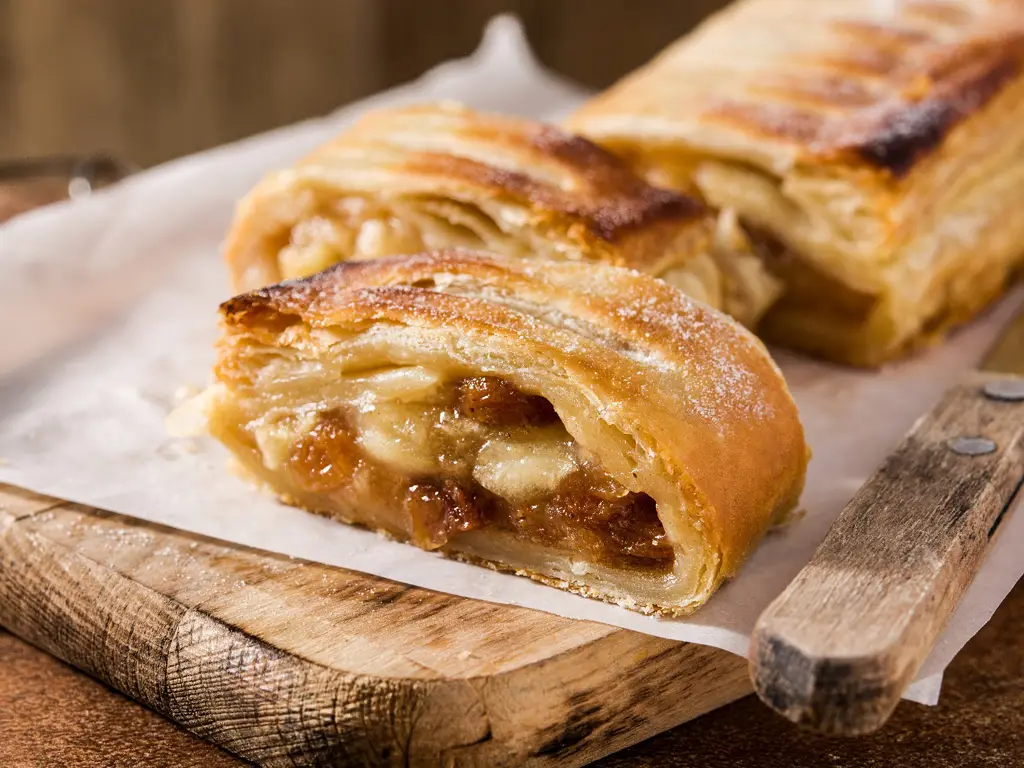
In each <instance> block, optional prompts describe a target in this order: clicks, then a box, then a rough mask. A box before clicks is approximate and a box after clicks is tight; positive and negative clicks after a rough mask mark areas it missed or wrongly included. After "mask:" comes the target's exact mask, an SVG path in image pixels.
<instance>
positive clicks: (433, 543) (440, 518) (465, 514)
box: [405, 479, 486, 549]
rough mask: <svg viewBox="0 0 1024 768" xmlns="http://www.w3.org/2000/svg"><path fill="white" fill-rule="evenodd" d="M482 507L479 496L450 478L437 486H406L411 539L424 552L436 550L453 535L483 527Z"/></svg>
mask: <svg viewBox="0 0 1024 768" xmlns="http://www.w3.org/2000/svg"><path fill="white" fill-rule="evenodd" d="M484 507H485V503H484V502H483V499H482V498H480V497H479V495H478V494H474V493H473V491H472V490H470V489H468V488H466V487H464V486H462V485H460V484H459V483H457V482H456V481H455V480H451V479H446V480H443V481H441V483H440V485H437V484H434V483H417V484H415V485H412V486H409V492H408V493H407V494H406V497H405V509H406V513H407V514H408V516H409V521H410V528H411V532H412V540H413V542H414V543H415V544H416V545H417V546H420V547H423V548H424V549H437V548H438V547H442V546H444V545H445V544H446V543H447V542H448V539H449V538H451V536H452V535H453V534H456V533H462V532H464V531H472V530H474V529H475V528H481V527H483V525H484V523H485V517H486V516H485V509H484Z"/></svg>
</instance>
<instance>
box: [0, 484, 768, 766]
mask: <svg viewBox="0 0 1024 768" xmlns="http://www.w3.org/2000/svg"><path fill="white" fill-rule="evenodd" d="M0 624H2V625H3V626H5V627H7V628H8V629H10V630H11V631H12V632H14V633H15V634H17V635H20V636H21V637H22V638H24V639H25V640H28V641H29V642H31V643H33V644H35V645H37V646H39V647H40V648H43V649H45V650H47V651H49V652H50V653H52V654H54V655H56V656H58V657H60V658H62V659H64V660H65V661H68V662H70V663H71V664H73V665H75V666H76V667H78V668H80V669H82V670H84V671H86V672H88V673H89V674H91V675H93V676H95V677H97V678H99V679H101V680H103V681H104V682H106V683H108V684H109V685H111V686H113V687H114V688H117V689H118V690H121V691H123V692H124V693H126V694H128V695H129V696H131V697H133V698H135V699H137V700H138V701H140V702H142V703H144V704H146V705H147V706H149V707H152V708H153V709H155V710H157V711H158V712H160V713H162V714H164V715H166V716H167V717H170V718H172V719H174V720H176V721H177V722H179V723H181V724H182V725H183V726H185V727H186V728H188V729H189V730H192V731H194V732H195V733H197V734H199V735H200V736H203V737H204V738H207V739H209V740H211V741H213V742H215V743H217V744H219V745H221V746H223V747H225V748H226V749H228V750H230V751H232V752H234V753H236V754H239V755H241V756H243V757H246V758H248V759H250V760H253V761H255V762H257V763H259V764H261V765H267V766H279V765H280V766H284V765H287V766H293V765H343V766H347V765H413V766H420V765H423V766H426V765H448V766H504V765H521V764H526V765H538V766H539V765H559V766H573V765H583V764H586V763H587V762H590V761H592V760H595V759H597V758H598V757H601V756H603V755H606V754H609V753H611V752H614V751H616V750H619V749H622V748H623V747H626V746H628V745H630V744H633V743H635V742H638V741H640V740H642V739H645V738H647V737H649V736H652V735H653V734H656V733H659V732H660V731H663V730H666V729H668V728H671V727H672V726H674V725H677V724H679V723H681V722H684V721H686V720H689V719H692V718H694V717H697V716H698V715H700V714H703V713H705V712H708V711H710V710H712V709H714V708H716V707H719V706H721V705H723V704H725V703H727V702H730V701H733V700H734V699H737V698H739V697H741V696H744V695H746V694H747V693H749V692H750V690H751V687H750V681H749V678H748V675H747V665H746V662H745V661H744V660H743V659H741V658H739V657H737V656H734V655H731V654H728V653H725V652H724V651H719V650H715V649H711V648H706V647H702V646H698V645H691V644H686V643H678V642H674V641H670V640H663V639H660V638H656V637H650V636H647V635H642V634H637V633H634V632H629V631H626V630H622V629H617V628H614V627H609V626H605V625H602V624H594V623H589V622H581V621H571V620H569V619H564V618H560V617H558V616H553V615H549V614H545V613H541V612H538V611H532V610H528V609H524V608H516V607H511V606H504V605H494V604H490V603H485V602H479V601H474V600H467V599H464V598H459V597H453V596H451V595H445V594H440V593H436V592H430V591H427V590H423V589H418V588H414V587H408V586H405V585H402V584H397V583H394V582H391V581H387V580H385V579H380V578H376V577H372V576H367V575H365V574H360V573H355V572H352V571H347V570H343V569H340V568H331V567H327V566H323V565H317V564H315V563H310V562H306V561H302V560H296V559H292V558H288V557H285V556H282V555H274V554H270V553H267V552H262V551H258V550H253V549H248V548H244V547H240V546H236V545H232V544H227V543H224V542H221V541H216V540H213V539H208V538H204V537H200V536H195V535H193V534H188V533H184V532H182V531H177V530H174V529H170V528H165V527H161V526H158V525H154V524H152V523H149V522H146V521H142V520H137V519H134V518H130V517H125V516H122V515H117V514H113V513H110V512H104V511H101V510H97V509H94V508H90V507H84V506H81V505H77V504H72V503H69V502H64V501H61V500H59V499H54V498H49V497H44V496H39V495H36V494H33V493H30V492H27V491H23V490H19V489H17V488H14V487H11V486H6V485H0Z"/></svg>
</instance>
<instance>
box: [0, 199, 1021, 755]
mask: <svg viewBox="0 0 1024 768" xmlns="http://www.w3.org/2000/svg"><path fill="white" fill-rule="evenodd" d="M16 193H20V194H16ZM51 194H52V188H51V187H50V186H49V185H47V186H46V188H45V190H44V188H43V187H41V186H37V185H33V186H32V189H31V190H29V189H28V188H26V187H24V186H22V187H21V188H20V189H19V190H14V188H13V185H7V184H4V183H2V182H0V202H2V203H4V205H0V221H2V220H3V219H4V218H6V217H5V216H4V214H5V213H7V214H8V215H12V214H13V213H15V212H16V211H17V210H18V209H23V208H27V207H30V205H31V204H30V203H29V202H28V199H29V198H31V202H32V203H36V202H37V201H38V202H42V199H41V198H43V197H46V196H50V195H51ZM4 209H6V210H4ZM82 765H88V766H95V767H96V768H105V767H106V766H118V767H120V766H126V767H127V766H139V765H145V766H148V767H150V768H160V767H161V766H169V767H170V766H186V767H187V766H203V767H204V768H206V767H207V766H209V768H218V766H232V765H245V763H244V762H243V761H241V760H239V759H238V758H235V757H233V756H232V755H229V754H227V753H226V752H223V751H221V750H220V749H218V748H217V747H215V746H212V745H211V744H208V743H206V742H204V741H202V740H201V739H199V738H198V737H196V736H193V735H192V734H190V733H188V732H187V731H185V730H183V729H182V728H179V727H178V726H177V725H175V724H174V723H173V722H171V721H169V720H166V719H164V718H163V717H161V716H160V715H158V714H156V713H154V712H151V711H150V710H148V709H146V708H144V707H142V706H140V705H139V704H136V703H135V702H134V701H132V700H130V699H128V698H126V697H124V696H122V695H120V694H119V693H117V692H116V691H114V690H112V689H110V688H108V687H106V686H105V685H103V684H102V683H99V682H96V681H95V680H93V679H92V678H90V677H88V676H86V675H84V674H82V673H81V672H78V671H77V670H75V669H73V668H72V667H69V666H68V665H66V664H64V663H62V662H60V661H58V660H56V659H54V658H52V657H50V656H48V655H47V654H45V653H43V652H41V651H38V650H36V649H35V648H33V647H31V646H29V645H27V644H26V643H24V642H22V641H21V640H19V639H18V638H16V637H14V636H13V635H11V634H10V633H8V632H6V631H4V630H3V629H0V768H28V766H33V767H35V766H49V767H52V768H61V767H62V766H82ZM597 765H599V766H602V767H603V768H626V767H627V766H628V767H629V768H639V767H641V766H643V767H645V768H646V767H647V766H650V767H651V768H654V767H655V766H658V767H659V768H682V766H702V768H733V767H735V768H747V767H748V766H749V767H750V768H755V767H756V768H812V767H813V768H818V767H819V766H829V767H830V768H874V767H875V766H899V768H951V767H953V766H955V767H957V768H960V767H964V768H966V767H968V766H970V767H973V766H993V768H1014V767H1015V766H1020V767H1024V581H1021V582H1020V583H1018V584H1017V586H1016V588H1015V589H1014V591H1013V592H1012V593H1011V595H1010V597H1009V598H1007V600H1006V602H1004V603H1003V605H1002V606H1001V607H1000V608H999V610H998V611H997V612H996V614H995V616H994V617H993V618H992V620H991V621H990V622H989V623H988V624H987V625H986V626H985V627H984V629H982V631H981V632H979V633H978V634H977V635H976V636H975V637H974V638H973V639H972V640H971V642H970V643H968V644H967V646H966V648H964V650H963V651H962V652H961V653H960V654H959V656H957V658H956V659H955V660H954V662H953V664H952V665H951V666H950V667H949V669H948V670H947V672H946V678H945V683H944V685H943V690H942V700H941V702H940V703H939V705H938V706H937V707H925V706H922V705H920V704H913V703H910V702H902V703H901V704H900V705H899V707H898V708H897V710H896V713H895V714H894V715H893V717H892V719H891V720H890V721H889V723H888V724H887V725H886V726H885V727H884V728H883V729H882V730H881V731H879V732H878V733H876V734H874V735H872V736H868V737H862V738H858V739H844V740H839V739H829V738H825V737H820V736H816V735H813V734H808V733H806V732H803V731H801V730H799V729H797V728H796V727H795V726H792V725H791V724H790V723H788V722H786V721H785V720H783V719H782V718H780V717H779V716H777V715H775V714H774V713H772V712H771V711H769V710H768V709H767V708H766V707H764V706H763V705H762V704H761V703H760V702H758V701H757V699H756V698H755V697H753V696H748V697H747V698H745V699H741V700H740V701H737V702H735V703H733V704H731V705H729V706H727V707H723V708H722V709H719V710H716V711H714V712H712V713H710V714H707V715H705V716H704V717H701V718H698V719H697V720H694V721H692V722H689V723H685V724H684V725H681V726H679V727H678V728H675V729H673V730H671V731H668V732H666V733H664V734H662V735H660V736H656V737H654V738H653V739H649V740H647V741H645V742H643V743H642V744H638V745H636V746H635V747H632V748H630V749H627V750H624V751H623V752H620V753H618V754H616V755H613V756H611V757H608V758H605V759H604V760H603V761H600V762H599V763H597Z"/></svg>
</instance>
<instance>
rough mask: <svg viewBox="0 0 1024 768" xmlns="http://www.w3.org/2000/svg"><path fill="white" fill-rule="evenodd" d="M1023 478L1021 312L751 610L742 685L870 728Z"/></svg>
mask: <svg viewBox="0 0 1024 768" xmlns="http://www.w3.org/2000/svg"><path fill="white" fill-rule="evenodd" d="M1022 484H1024V306H1022V307H1021V308H1019V310H1018V312H1017V314H1016V316H1015V317H1014V319H1013V320H1012V321H1011V322H1010V323H1009V324H1008V325H1007V327H1006V328H1005V329H1004V330H1003V332H1002V333H1001V334H1000V336H999V339H998V340H997V341H996V343H995V345H994V346H993V347H992V349H991V351H990V352H989V353H988V354H987V356H986V357H985V358H984V360H983V362H982V364H981V366H980V368H979V370H977V371H972V372H971V373H969V374H968V375H967V376H965V378H964V380H963V381H962V382H961V383H960V384H959V385H957V386H955V387H954V388H953V389H952V390H950V391H949V392H947V393H946V395H945V396H944V397H943V398H942V400H941V402H940V403H939V404H938V405H937V406H936V407H935V408H934V409H933V410H932V411H931V412H930V413H928V414H927V415H925V416H924V417H922V418H921V419H919V420H918V422H917V423H916V424H915V425H914V427H913V428H912V429H911V430H910V432H909V433H908V434H907V435H906V437H905V438H904V439H903V441H902V442H901V443H900V445H899V447H897V449H896V450H895V451H894V452H893V453H892V454H890V455H889V457H888V458H886V460H885V461H884V462H883V463H882V466H881V467H879V469H878V470H877V471H876V472H875V474H874V475H872V477H871V478H869V479H868V481H867V482H866V483H865V484H864V486H863V487H862V488H861V489H860V490H859V491H858V492H857V494H856V495H855V496H854V498H853V499H852V500H851V501H850V503H849V504H848V505H847V506H846V508H845V509H844V510H843V511H842V513H841V514H840V515H839V517H838V518H837V519H836V521H835V522H834V523H833V525H832V527H831V528H830V529H829V532H828V534H827V535H826V536H825V539H824V540H823V541H822V543H821V545H820V546H819V548H818V549H817V551H816V552H815V553H814V555H813V556H812V558H811V560H810V562H809V563H808V564H807V565H806V566H805V567H804V568H803V569H802V570H801V571H800V573H799V574H797V576H796V578H795V579H794V580H793V581H792V582H791V583H790V584H789V586H788V587H787V588H786V590H785V591H783V593H782V594H781V595H779V597H777V598H776V599H775V600H774V601H773V602H772V603H771V605H769V606H768V608H767V609H766V610H765V611H764V612H763V613H762V614H761V616H760V618H759V619H758V621H757V624H756V626H755V629H754V634H753V637H752V639H751V646H750V673H751V679H752V681H753V683H754V689H755V691H756V692H757V694H758V696H759V697H760V698H761V700H762V701H764V702H765V703H766V704H768V706H770V707H771V708H773V709H775V710H776V711H777V712H779V713H780V714H782V715H784V716H785V717H787V718H788V719H790V720H792V721H794V722H797V723H801V724H803V725H806V726H809V727H811V728H813V729H815V730H818V731H822V732H825V733H831V734H837V735H857V734H862V733H869V732H871V731H874V730H876V729H877V728H879V727H881V725H882V724H883V723H885V721H886V720H887V719H888V717H889V715H891V714H892V711H893V710H894V709H895V707H896V704H897V703H898V702H899V700H900V697H901V696H902V695H903V692H904V690H905V689H906V687H907V685H909V684H910V682H911V681H912V680H913V679H914V677H915V676H916V674H917V672H918V670H919V669H920V667H921V664H922V663H923V662H924V660H925V658H926V657H927V655H928V653H929V652H930V651H931V649H932V647H933V646H934V645H935V641H936V639H937V638H938V636H939V634H940V633H941V631H942V629H943V627H944V626H945V624H946V620H947V619H948V618H949V616H950V615H951V614H952V613H953V611H954V609H955V608H956V606H957V605H958V603H959V602H960V597H961V596H962V595H963V593H964V592H965V591H966V589H967V587H968V586H969V585H970V583H971V581H972V580H973V578H974V575H975V574H976V573H977V571H978V568H979V567H980V565H981V563H982V561H983V560H984V556H985V554H986V552H987V551H988V549H989V546H990V544H991V542H992V540H993V538H994V537H995V535H996V534H997V532H998V530H999V528H1000V527H1001V526H1000V523H1001V521H1002V520H1003V519H1004V517H1005V515H1006V514H1008V512H1009V510H1010V509H1011V506H1012V505H1013V503H1014V500H1015V498H1016V497H1017V496H1018V495H1020V491H1021V486H1022Z"/></svg>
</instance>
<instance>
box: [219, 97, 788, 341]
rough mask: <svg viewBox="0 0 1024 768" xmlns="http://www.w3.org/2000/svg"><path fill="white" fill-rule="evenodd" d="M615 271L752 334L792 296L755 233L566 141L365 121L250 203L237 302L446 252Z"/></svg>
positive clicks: (488, 123) (261, 189)
mask: <svg viewBox="0 0 1024 768" xmlns="http://www.w3.org/2000/svg"><path fill="white" fill-rule="evenodd" d="M451 247H458V248H469V249H478V250H486V251H489V252H491V253H495V254H498V255H501V256H504V257H508V258H516V259H534V258H540V259H547V260H559V261H561V260H565V261H580V262H588V263H603V264H611V265H616V266H625V267H630V268H634V269H639V270H642V271H644V272H648V273H651V274H654V275H656V276H659V277H663V278H665V279H666V280H668V281H669V282H671V283H673V284H674V285H676V286H677V287H679V288H681V289H683V290H686V291H688V292H690V293H691V294H692V295H693V296H694V298H697V299H698V300H701V301H704V302H705V303H708V304H710V305H712V306H714V307H716V308H719V309H724V310H725V311H727V312H729V313H730V314H732V315H733V316H735V317H737V318H738V319H739V320H740V321H741V322H744V323H746V324H749V325H752V324H754V323H756V322H757V320H758V318H759V317H760V316H761V315H762V314H763V312H764V311H765V309H767V307H768V306H769V305H770V304H771V303H772V302H773V301H774V300H775V299H776V298H777V297H778V293H779V290H778V283H777V281H776V280H775V279H774V278H772V277H771V276H770V274H769V273H768V272H767V270H766V269H765V268H764V267H763V266H762V265H761V263H760V262H759V260H758V259H757V258H756V257H755V256H754V255H753V253H752V251H751V246H750V244H749V242H747V241H746V240H745V237H744V235H743V233H742V232H741V231H740V230H739V229H738V228H737V227H735V226H734V225H733V224H732V222H731V221H730V220H728V219H723V220H716V218H715V216H714V215H713V214H712V213H711V212H709V211H708V210H707V209H705V208H704V206H702V205H701V204H700V203H697V202H696V201H694V200H693V199H691V198H689V197H686V196H684V195H681V194H678V193H675V192H669V191H667V190H664V189H658V188H656V187H653V186H651V185H650V184H648V183H646V182H645V181H643V180H642V179H641V178H640V177H639V176H637V175H636V174H635V173H634V172H633V171H631V170H630V169H629V168H628V167H627V166H626V165H625V164H624V163H622V162H621V161H620V160H619V159H617V158H615V157H614V156H612V155H611V154H609V153H608V152H607V151H605V150H603V149H600V148H599V147H597V146H595V145H594V144H592V143H590V142H589V141H586V140H585V139H581V138H580V137H578V136H573V135H571V134H568V133H565V132H564V131H561V130H559V129H557V128H554V127H552V126H548V125H544V124H541V123H537V122H532V121H528V120H522V119H518V118H512V117H506V116H498V115H489V114H482V113H479V112H474V111H471V110H469V109H466V108H462V107H457V106H454V105H431V106H420V107H406V108H401V109H391V110H384V111H380V112H374V113H371V114H368V115H366V116H365V117H364V118H363V119H362V120H360V121H359V122H358V123H357V124H356V125H354V126H353V127H351V128H349V129H348V130H346V131H344V132H343V133H342V134H341V135H339V136H338V137H337V138H336V139H334V140H333V141H331V142H330V143H328V144H326V145H324V146H323V147H321V148H319V149H318V150H316V151H315V152H313V153H312V154H311V155H310V156H309V157H307V158H305V159H304V160H302V161H300V162H298V163H296V164H295V165H294V166H292V167H291V168H288V169H285V170H283V171H280V172H277V173H275V174H272V175H270V176H269V177H267V178H266V179H265V180H264V181H262V182H261V183H260V184H259V185H258V186H257V187H256V188H255V189H254V190H253V191H252V192H251V193H250V194H249V195H248V197H247V198H246V199H245V200H243V201H242V202H241V204H240V205H239V208H238V212H237V215H236V219H235V223H234V225H233V227H232V230H231V232H230V234H229V236H228V240H227V246H226V251H225V254H226V259H227V262H228V266H229V269H230V273H231V278H232V283H233V286H234V288H235V289H236V290H238V291H243V290H252V289H255V288H260V287H263V286H265V285H270V284H272V283H276V282H279V281H280V280H284V279H295V278H300V277H305V276H307V275H310V274H314V273H315V272H318V271H320V270H322V269H325V268H326V267H328V266H331V265H332V264H335V263H338V262H341V261H351V260H365V259H371V258H378V257H380V256H388V255H395V254H402V253H415V252H418V251H421V250H425V249H432V248H451Z"/></svg>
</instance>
